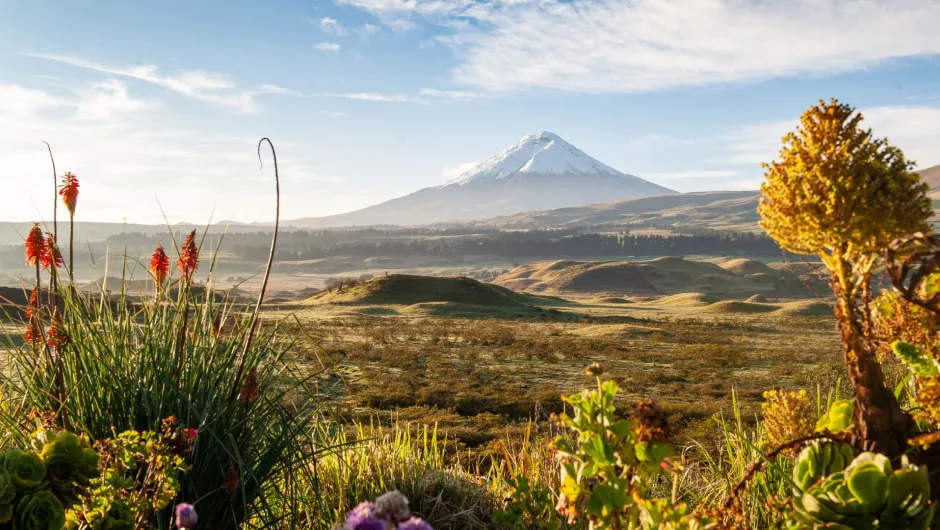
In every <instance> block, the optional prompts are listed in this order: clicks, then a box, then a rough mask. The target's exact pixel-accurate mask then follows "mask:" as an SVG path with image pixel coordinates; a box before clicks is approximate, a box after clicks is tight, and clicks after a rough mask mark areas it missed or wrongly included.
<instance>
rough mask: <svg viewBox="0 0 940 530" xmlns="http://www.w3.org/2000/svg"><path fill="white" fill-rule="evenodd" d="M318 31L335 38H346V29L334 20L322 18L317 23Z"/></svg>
mask: <svg viewBox="0 0 940 530" xmlns="http://www.w3.org/2000/svg"><path fill="white" fill-rule="evenodd" d="M319 25H320V29H322V30H323V31H324V32H326V33H329V34H330V35H336V36H337V37H345V36H346V28H344V27H343V25H342V24H340V23H339V21H337V20H336V19H335V18H330V17H323V18H321V19H320V22H319Z"/></svg>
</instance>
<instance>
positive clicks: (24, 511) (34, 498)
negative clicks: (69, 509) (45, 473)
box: [13, 490, 65, 530]
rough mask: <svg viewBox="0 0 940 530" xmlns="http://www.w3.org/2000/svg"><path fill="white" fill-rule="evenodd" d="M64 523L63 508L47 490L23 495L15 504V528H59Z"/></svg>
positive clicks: (56, 529) (32, 529)
mask: <svg viewBox="0 0 940 530" xmlns="http://www.w3.org/2000/svg"><path fill="white" fill-rule="evenodd" d="M64 525H65V509H64V508H63V507H62V503H61V502H60V501H59V499H57V498H56V496H55V495H53V494H52V492H51V491H49V490H42V491H37V492H36V493H31V494H29V495H24V496H23V497H22V498H21V499H20V501H19V502H18V503H17V504H16V513H15V516H14V518H13V528H15V529H16V530H61V528H62V527H63V526H64Z"/></svg>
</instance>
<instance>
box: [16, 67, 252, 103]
mask: <svg viewBox="0 0 940 530" xmlns="http://www.w3.org/2000/svg"><path fill="white" fill-rule="evenodd" d="M25 55H27V56H29V57H35V58H37V59H45V60H48V61H55V62H58V63H62V64H67V65H69V66H74V67H76V68H84V69H86V70H92V71H95V72H100V73H103V74H108V75H117V76H121V77H127V78H131V79H136V80H138V81H143V82H146V83H150V84H153V85H156V86H159V87H162V88H165V89H167V90H169V91H171V92H175V93H177V94H180V95H183V96H185V97H188V98H191V99H194V100H197V101H203V102H206V103H209V104H212V105H216V106H219V107H226V108H230V109H234V110H236V111H238V112H241V113H244V114H254V113H256V112H258V110H259V107H258V105H257V103H256V102H255V100H254V94H255V93H254V92H252V91H245V90H240V89H238V87H236V86H235V82H234V81H233V80H232V79H231V77H229V76H227V75H224V74H219V73H215V72H207V71H204V70H183V71H180V72H177V73H175V74H171V75H164V74H162V73H161V72H160V69H159V67H157V66H154V65H139V66H131V67H113V66H107V65H104V64H100V63H97V62H94V61H89V60H86V59H82V58H78V57H69V56H64V55H55V54H43V53H28V54H25Z"/></svg>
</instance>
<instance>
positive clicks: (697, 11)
mask: <svg viewBox="0 0 940 530" xmlns="http://www.w3.org/2000/svg"><path fill="white" fill-rule="evenodd" d="M338 1H339V3H342V4H347V5H354V6H357V7H359V8H361V9H364V10H367V11H369V12H371V13H372V14H373V15H375V16H376V17H377V18H378V19H379V20H380V21H383V22H385V23H389V22H394V21H401V20H405V21H412V20H414V19H419V20H423V21H425V22H427V23H430V24H436V25H439V26H442V27H444V28H446V29H447V30H449V33H448V34H446V35H444V36H441V37H438V40H439V41H441V42H444V43H446V44H448V45H450V46H451V47H452V48H453V49H454V50H455V52H456V53H457V54H458V57H459V58H460V63H459V64H458V65H457V66H456V67H455V68H454V70H453V75H454V78H455V80H456V81H458V82H460V83H463V84H466V85H469V86H474V87H478V88H481V89H486V90H490V91H497V92H499V91H514V90H529V89H551V90H561V91H571V92H580V93H631V92H647V91H657V90H664V89H673V88H677V87H689V86H703V85H710V84H716V83H737V82H750V81H760V80H766V79H771V78H775V77H789V76H800V75H829V74H833V73H840V72H848V71H853V70H859V69H864V68H868V67H871V66H874V65H877V64H880V63H882V62H885V61H888V60H891V59H896V58H902V57H921V56H933V55H937V54H940V39H938V38H937V37H936V31H937V29H936V21H937V20H940V1H937V0H892V1H891V2H886V1H878V0H762V1H757V0H687V1H682V2H676V1H674V0H632V1H622V0H570V1H561V0H455V1H447V2H445V1H443V0H338Z"/></svg>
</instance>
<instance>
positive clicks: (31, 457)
mask: <svg viewBox="0 0 940 530" xmlns="http://www.w3.org/2000/svg"><path fill="white" fill-rule="evenodd" d="M0 467H2V468H3V470H4V471H6V472H7V473H9V475H10V480H11V482H12V484H13V487H14V488H16V492H17V493H21V494H26V493H33V492H35V491H38V490H40V489H42V488H44V487H46V480H45V479H46V465H45V464H44V463H43V462H42V459H41V458H39V455H37V454H35V453H29V452H26V451H21V450H19V449H11V450H9V451H7V452H6V453H4V454H3V455H2V456H0Z"/></svg>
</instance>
